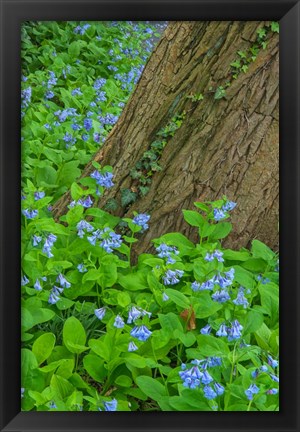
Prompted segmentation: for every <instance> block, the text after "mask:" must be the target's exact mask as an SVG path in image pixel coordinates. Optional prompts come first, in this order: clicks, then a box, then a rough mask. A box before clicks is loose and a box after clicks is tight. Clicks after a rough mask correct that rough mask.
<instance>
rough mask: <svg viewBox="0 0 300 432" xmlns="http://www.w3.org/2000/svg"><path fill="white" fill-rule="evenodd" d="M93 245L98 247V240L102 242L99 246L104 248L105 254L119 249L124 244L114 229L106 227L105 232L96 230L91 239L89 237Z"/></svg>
mask: <svg viewBox="0 0 300 432" xmlns="http://www.w3.org/2000/svg"><path fill="white" fill-rule="evenodd" d="M87 239H88V241H89V242H90V243H91V245H93V246H96V242H97V240H100V243H99V246H100V247H102V248H103V249H104V250H105V252H107V253H111V252H113V249H117V248H119V247H120V246H121V244H122V239H121V235H120V234H116V233H115V232H114V231H113V230H112V229H110V228H108V227H106V228H104V229H103V230H100V229H98V230H96V231H94V232H93V234H92V235H91V236H90V237H87Z"/></svg>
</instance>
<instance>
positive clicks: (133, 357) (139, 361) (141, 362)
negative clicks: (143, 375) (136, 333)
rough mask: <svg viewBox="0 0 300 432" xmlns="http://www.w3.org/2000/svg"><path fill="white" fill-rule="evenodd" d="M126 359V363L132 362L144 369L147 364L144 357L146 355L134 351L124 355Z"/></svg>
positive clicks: (134, 365)
mask: <svg viewBox="0 0 300 432" xmlns="http://www.w3.org/2000/svg"><path fill="white" fill-rule="evenodd" d="M124 360H125V362H126V363H128V364H130V365H131V366H133V367H136V368H139V369H143V368H144V367H146V366H147V363H146V360H145V359H144V357H141V356H139V355H137V354H134V353H127V354H126V355H125V356H124Z"/></svg>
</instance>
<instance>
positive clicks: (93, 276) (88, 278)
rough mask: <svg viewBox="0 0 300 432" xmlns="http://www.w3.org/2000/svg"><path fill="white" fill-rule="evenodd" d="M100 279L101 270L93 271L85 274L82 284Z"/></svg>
mask: <svg viewBox="0 0 300 432" xmlns="http://www.w3.org/2000/svg"><path fill="white" fill-rule="evenodd" d="M98 279H99V269H91V270H89V271H87V272H86V273H85V274H84V276H83V278H82V282H83V283H85V282H86V281H96V280H98Z"/></svg>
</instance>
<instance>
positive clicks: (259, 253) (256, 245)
mask: <svg viewBox="0 0 300 432" xmlns="http://www.w3.org/2000/svg"><path fill="white" fill-rule="evenodd" d="M251 252H252V254H253V256H254V258H262V259H264V260H265V261H267V262H268V263H269V262H271V261H272V260H273V259H274V258H275V256H276V255H275V253H274V252H273V251H272V250H271V249H270V248H269V247H268V246H267V245H265V244H264V243H262V242H260V241H259V240H253V241H252V247H251Z"/></svg>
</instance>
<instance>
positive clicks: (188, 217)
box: [182, 210, 205, 228]
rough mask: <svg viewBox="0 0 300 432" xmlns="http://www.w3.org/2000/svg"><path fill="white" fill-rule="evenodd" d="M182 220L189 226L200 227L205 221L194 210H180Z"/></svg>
mask: <svg viewBox="0 0 300 432" xmlns="http://www.w3.org/2000/svg"><path fill="white" fill-rule="evenodd" d="M182 212H183V217H184V220H185V221H186V222H187V223H188V224H189V225H191V226H195V227H198V228H200V227H201V226H202V225H203V223H204V222H205V219H204V217H203V216H202V215H201V214H200V213H198V212H196V211H194V210H182Z"/></svg>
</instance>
